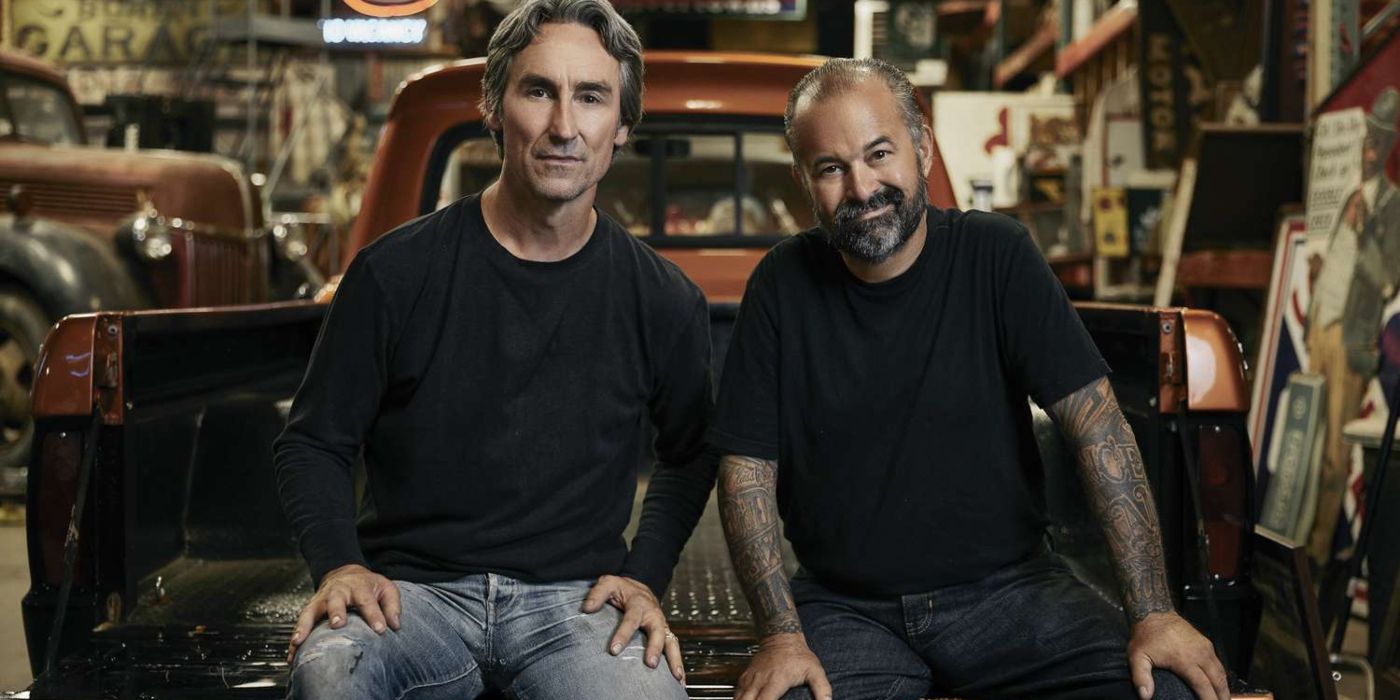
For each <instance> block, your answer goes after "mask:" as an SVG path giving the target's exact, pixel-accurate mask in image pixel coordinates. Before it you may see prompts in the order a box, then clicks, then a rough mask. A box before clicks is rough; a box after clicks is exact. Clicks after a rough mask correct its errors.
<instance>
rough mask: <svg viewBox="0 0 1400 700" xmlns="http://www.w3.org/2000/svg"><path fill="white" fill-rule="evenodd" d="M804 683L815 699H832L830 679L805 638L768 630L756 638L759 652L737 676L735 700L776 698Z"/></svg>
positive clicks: (800, 635) (771, 699) (773, 699)
mask: <svg viewBox="0 0 1400 700" xmlns="http://www.w3.org/2000/svg"><path fill="white" fill-rule="evenodd" d="M803 685H806V686H809V687H810V688H811V689H812V697H814V698H816V700H831V683H829V682H827V680H826V671H824V670H823V669H822V662H821V661H819V660H817V655H816V654H813V653H812V650H811V649H809V648H807V638H806V637H804V636H802V634H801V633H800V632H799V633H785V634H771V635H768V636H767V637H764V638H763V641H761V642H759V644H758V653H757V654H754V657H753V660H752V661H750V662H749V667H748V668H747V669H746V670H745V671H744V675H742V676H739V685H738V687H737V688H735V689H734V700H778V698H780V697H782V696H783V693H786V692H787V691H788V690H789V689H791V688H797V687H800V686H803Z"/></svg>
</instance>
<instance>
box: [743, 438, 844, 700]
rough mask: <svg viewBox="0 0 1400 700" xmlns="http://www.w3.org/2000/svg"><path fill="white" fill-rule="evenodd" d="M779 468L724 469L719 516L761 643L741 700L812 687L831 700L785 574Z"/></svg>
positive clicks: (758, 463)
mask: <svg viewBox="0 0 1400 700" xmlns="http://www.w3.org/2000/svg"><path fill="white" fill-rule="evenodd" d="M777 489H778V463H777V462H775V461H773V460H765V459H754V458H752V457H741V456H738V455H728V456H726V457H725V458H724V459H722V460H720V463H719V512H720V518H721V520H723V522H724V536H725V539H726V540H728V542H729V555H730V557H731V558H733V560H734V570H735V572H736V573H737V574H738V575H739V583H740V585H742V586H743V588H744V595H745V597H747V598H748V600H749V608H750V609H751V610H752V611H753V617H754V625H755V626H756V627H757V628H758V634H759V637H760V638H761V640H760V642H759V650H758V653H757V654H755V655H754V658H753V661H752V662H750V663H749V667H748V669H747V670H745V671H744V674H743V675H742V676H741V677H740V678H739V685H738V687H737V688H736V689H735V693H734V697H735V700H776V699H777V698H778V697H779V696H781V695H782V694H783V693H784V692H786V691H787V690H788V689H789V688H795V687H798V686H801V685H804V684H806V685H809V686H811V689H812V695H813V696H815V697H816V698H818V700H829V699H830V697H831V685H830V684H829V683H828V682H827V680H826V673H825V672H824V671H823V670H822V666H821V662H820V661H818V660H817V657H816V655H815V654H813V653H812V651H811V649H809V648H808V647H807V640H806V637H804V636H803V635H802V623H801V622H800V621H799V620H798V618H797V606H796V604H794V603H793V600H792V588H791V587H790V586H789V585H788V581H787V574H786V572H785V571H783V554H782V548H781V545H780V542H779V537H780V536H781V535H780V533H779V528H778V499H777Z"/></svg>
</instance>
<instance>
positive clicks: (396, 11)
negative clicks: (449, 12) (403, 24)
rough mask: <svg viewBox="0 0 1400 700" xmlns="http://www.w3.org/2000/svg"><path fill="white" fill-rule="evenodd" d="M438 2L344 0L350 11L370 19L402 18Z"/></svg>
mask: <svg viewBox="0 0 1400 700" xmlns="http://www.w3.org/2000/svg"><path fill="white" fill-rule="evenodd" d="M437 1H438V0H345V4H346V5H349V6H350V9H352V10H354V11H356V12H358V13H360V14H362V15H369V16H370V17H403V16H404V15H411V14H414V13H417V12H422V11H423V10H426V9H428V8H430V7H432V6H433V5H436V4H437Z"/></svg>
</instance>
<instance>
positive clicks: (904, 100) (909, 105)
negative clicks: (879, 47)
mask: <svg viewBox="0 0 1400 700" xmlns="http://www.w3.org/2000/svg"><path fill="white" fill-rule="evenodd" d="M871 77H874V78H878V79H880V80H881V81H883V82H884V83H885V87H887V88H889V90H890V93H891V94H893V95H894V99H895V102H896V103H897V104H898V105H899V113H900V116H901V117H903V119H904V126H905V127H907V128H908V129H909V138H910V139H912V140H913V142H914V144H915V146H917V145H918V143H919V138H920V136H921V132H922V131H923V128H924V113H923V112H922V111H921V110H920V109H919V100H918V98H917V97H915V96H914V85H913V84H912V83H910V82H909V78H908V77H907V76H905V75H904V71H902V70H900V69H898V68H895V67H894V66H892V65H890V64H888V63H885V62H884V61H881V60H880V59H878V58H833V59H831V60H829V61H827V62H826V63H823V64H821V65H820V66H818V67H816V68H814V69H813V70H812V72H810V73H808V74H807V75H804V76H802V79H801V80H799V81H797V85H795V86H793V88H792V92H791V93H789V94H788V101H787V110H785V111H784V112H783V135H784V136H786V137H787V144H788V150H790V151H792V152H793V153H796V152H797V134H796V133H795V132H794V130H793V125H792V121H793V117H794V116H796V112H797V103H798V102H799V101H801V100H802V99H803V98H809V99H811V100H813V101H817V100H821V99H823V98H826V97H834V96H836V95H839V94H841V93H843V92H846V91H847V90H850V89H852V88H854V87H856V86H858V85H860V84H862V83H864V82H865V81H866V80H867V79H869V78H871Z"/></svg>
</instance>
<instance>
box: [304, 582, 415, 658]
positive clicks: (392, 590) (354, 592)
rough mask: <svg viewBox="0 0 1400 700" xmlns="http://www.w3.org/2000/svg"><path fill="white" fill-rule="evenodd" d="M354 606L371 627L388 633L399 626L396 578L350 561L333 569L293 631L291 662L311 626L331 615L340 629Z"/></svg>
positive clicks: (333, 621)
mask: <svg viewBox="0 0 1400 700" xmlns="http://www.w3.org/2000/svg"><path fill="white" fill-rule="evenodd" d="M350 608H354V609H355V611H356V612H357V613H358V614H359V616H360V617H361V618H362V619H364V621H365V623H366V624H368V625H369V626H370V629H372V630H374V631H375V632H378V633H379V634H384V632H385V630H386V629H394V630H397V629H398V628H399V611H400V608H399V587H398V586H395V585H394V582H393V581H390V580H389V579H387V578H385V577H383V576H380V575H379V574H376V573H374V572H373V571H370V570H369V569H366V568H365V567H363V566H360V565H359V564H346V565H345V566H342V567H340V568H337V569H331V570H330V572H329V573H327V574H326V575H325V577H324V578H322V579H321V587H320V588H319V589H317V590H316V595H314V596H311V600H309V601H307V603H306V607H304V608H302V609H301V616H300V617H298V618H297V626H296V628H295V629H293V630H292V643H291V645H290V646H288V647H287V662H288V663H291V661H292V658H293V657H295V656H296V654H297V648H298V647H300V646H301V643H302V642H304V641H306V638H307V636H309V635H310V634H311V629H312V628H313V627H315V626H316V623H317V622H318V621H320V619H321V618H323V617H329V618H330V620H331V628H332V629H340V628H341V627H344V626H345V623H346V622H348V621H349V618H348V617H347V616H348V614H349V613H348V611H349V610H350Z"/></svg>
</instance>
